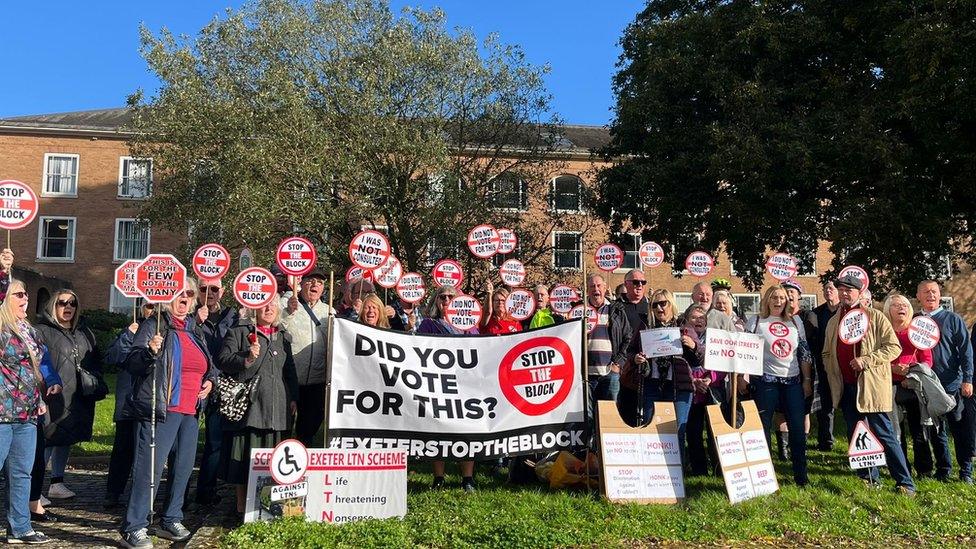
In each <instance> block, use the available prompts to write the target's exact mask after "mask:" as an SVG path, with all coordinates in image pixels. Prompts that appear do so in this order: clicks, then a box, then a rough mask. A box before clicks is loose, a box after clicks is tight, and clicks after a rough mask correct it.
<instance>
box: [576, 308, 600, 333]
mask: <svg viewBox="0 0 976 549" xmlns="http://www.w3.org/2000/svg"><path fill="white" fill-rule="evenodd" d="M584 307H585V308H586V333H588V334H589V333H592V332H593V329H594V328H596V323H597V321H598V320H599V316H598V315H597V312H596V309H594V308H593V307H590V306H589V305H577V306H575V307H573V308H572V309H570V310H569V319H570V320H579V319H581V318H583V308H584Z"/></svg>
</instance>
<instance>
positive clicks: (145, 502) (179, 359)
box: [121, 278, 217, 548]
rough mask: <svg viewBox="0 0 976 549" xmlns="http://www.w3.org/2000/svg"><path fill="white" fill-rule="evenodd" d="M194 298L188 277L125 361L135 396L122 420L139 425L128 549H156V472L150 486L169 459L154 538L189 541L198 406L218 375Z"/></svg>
mask: <svg viewBox="0 0 976 549" xmlns="http://www.w3.org/2000/svg"><path fill="white" fill-rule="evenodd" d="M196 294H197V284H196V281H195V280H193V279H192V278H188V279H187V281H186V289H185V290H184V291H183V293H182V294H180V295H179V296H178V297H177V298H176V299H174V300H173V301H172V302H170V303H166V304H164V305H163V308H162V315H161V316H162V319H161V322H157V320H158V317H150V318H147V319H146V320H145V321H144V322H143V323H142V325H141V326H140V327H139V331H138V332H137V333H136V336H135V339H134V340H133V342H132V351H131V352H129V357H128V359H126V364H125V366H126V370H128V371H129V373H130V374H131V375H132V395H131V396H130V397H129V398H128V399H127V400H126V403H125V406H124V407H123V410H122V412H123V417H126V418H129V419H134V420H136V421H137V424H136V441H135V444H136V451H135V454H136V457H135V463H134V464H133V467H132V490H131V492H130V495H129V506H128V509H127V510H126V515H125V520H124V521H123V523H122V528H121V531H122V544H123V545H124V546H126V547H130V548H132V547H140V548H142V547H152V541H151V540H150V538H149V533H148V527H149V526H150V524H149V520H148V517H149V512H150V508H149V505H150V501H149V493H148V492H149V486H150V478H151V477H150V471H151V470H152V471H153V472H154V473H155V478H153V479H152V482H154V483H155V486H156V487H158V486H159V481H160V478H161V477H162V474H163V465H164V464H165V463H166V461H167V456H169V455H170V454H172V460H171V470H170V472H169V475H168V478H169V498H168V499H167V501H166V508H165V509H163V511H162V513H160V525H159V528H157V529H156V535H157V536H159V537H161V538H164V539H168V540H172V541H177V542H180V541H186V540H187V539H189V538H190V535H191V534H190V531H189V530H187V529H186V527H185V526H183V497H184V494H185V493H186V485H187V482H188V481H189V480H190V473H192V472H193V462H194V461H195V459H196V449H197V434H198V431H199V428H200V424H199V419H198V413H199V410H200V403H201V402H202V401H203V400H204V399H206V398H207V396H208V395H209V394H210V391H211V390H212V389H213V386H214V383H215V382H216V377H217V373H216V370H215V369H214V367H213V363H212V362H211V360H210V355H209V354H208V353H207V351H206V344H205V343H204V341H203V338H202V337H200V335H199V332H198V331H197V330H196V329H195V328H196V326H195V319H194V317H193V314H192V313H193V308H194V306H195V305H196ZM157 332H158V333H157ZM153 378H155V381H156V383H155V388H156V394H155V396H154V395H153ZM153 402H155V404H156V408H155V416H156V449H155V458H156V459H155V464H152V463H151V455H152V452H151V449H150V441H151V437H152V431H151V429H152V419H151V418H152V404H153ZM152 467H155V469H152Z"/></svg>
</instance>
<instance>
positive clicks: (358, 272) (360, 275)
mask: <svg viewBox="0 0 976 549" xmlns="http://www.w3.org/2000/svg"><path fill="white" fill-rule="evenodd" d="M371 274H372V273H370V272H369V271H367V270H366V269H363V268H362V267H357V266H355V265H353V266H352V267H349V268H348V269H346V282H351V281H353V280H368V279H367V278H366V276H367V275H371Z"/></svg>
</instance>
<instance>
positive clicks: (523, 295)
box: [505, 290, 535, 321]
mask: <svg viewBox="0 0 976 549" xmlns="http://www.w3.org/2000/svg"><path fill="white" fill-rule="evenodd" d="M505 308H506V309H508V314H510V315H512V318H514V319H515V320H519V321H521V320H526V319H528V318H530V317H531V316H532V314H533V313H535V296H533V295H532V292H530V291H528V290H515V291H514V292H512V293H510V294H508V297H507V298H505Z"/></svg>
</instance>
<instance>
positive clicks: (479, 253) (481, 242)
mask: <svg viewBox="0 0 976 549" xmlns="http://www.w3.org/2000/svg"><path fill="white" fill-rule="evenodd" d="M500 242H501V237H500V236H498V231H496V230H495V228H494V227H492V226H491V225H478V226H477V227H475V228H473V229H471V232H469V233H468V249H469V250H471V253H472V254H474V256H475V257H477V258H480V259H488V258H489V257H491V256H493V255H495V254H496V253H498V244H499V243H500Z"/></svg>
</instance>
